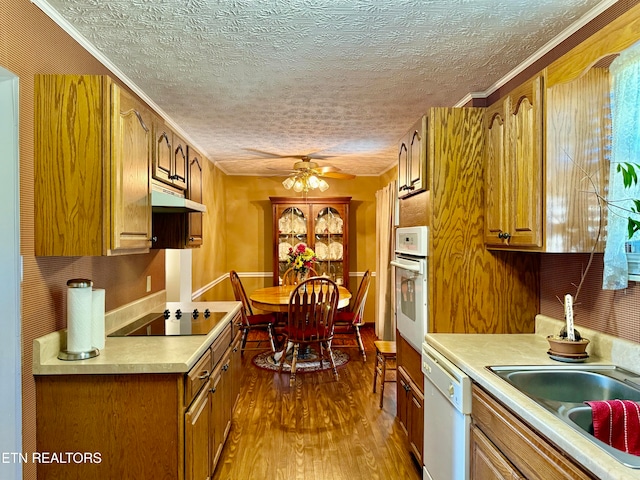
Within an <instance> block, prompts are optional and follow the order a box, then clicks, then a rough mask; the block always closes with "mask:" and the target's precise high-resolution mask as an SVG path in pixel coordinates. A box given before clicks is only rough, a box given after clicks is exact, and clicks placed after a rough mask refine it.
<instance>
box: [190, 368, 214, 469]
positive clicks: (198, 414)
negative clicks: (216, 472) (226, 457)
mask: <svg viewBox="0 0 640 480" xmlns="http://www.w3.org/2000/svg"><path fill="white" fill-rule="evenodd" d="M210 390H211V380H209V381H207V383H206V386H205V387H204V388H203V389H202V392H200V395H198V398H197V399H196V400H195V401H194V402H193V404H192V405H191V407H189V410H187V413H185V418H184V423H185V479H186V480H196V479H197V480H203V479H208V478H211V472H212V471H213V470H212V468H211V453H210V445H209V437H210V428H211V416H212V407H211V405H212V398H211V393H210Z"/></svg>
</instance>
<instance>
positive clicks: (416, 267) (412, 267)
mask: <svg viewBox="0 0 640 480" xmlns="http://www.w3.org/2000/svg"><path fill="white" fill-rule="evenodd" d="M390 263H391V266H392V267H396V268H402V269H403V270H409V271H410V272H416V273H422V269H421V268H420V264H419V263H418V264H416V265H410V264H406V263H399V262H396V261H395V260H391V262H390Z"/></svg>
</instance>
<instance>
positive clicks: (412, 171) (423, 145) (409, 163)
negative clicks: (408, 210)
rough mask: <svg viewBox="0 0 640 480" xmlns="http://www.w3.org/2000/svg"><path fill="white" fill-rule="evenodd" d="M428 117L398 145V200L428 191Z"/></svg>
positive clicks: (415, 126) (421, 120)
mask: <svg viewBox="0 0 640 480" xmlns="http://www.w3.org/2000/svg"><path fill="white" fill-rule="evenodd" d="M426 139H427V115H424V116H422V117H421V118H420V120H418V121H417V122H416V123H415V124H414V125H413V127H411V129H410V130H409V132H407V133H406V134H405V135H404V137H402V139H401V140H400V142H399V143H398V198H404V197H408V196H410V195H414V194H416V193H419V192H422V191H424V190H426V189H427V141H426Z"/></svg>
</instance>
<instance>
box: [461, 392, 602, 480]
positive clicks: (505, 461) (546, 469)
mask: <svg viewBox="0 0 640 480" xmlns="http://www.w3.org/2000/svg"><path fill="white" fill-rule="evenodd" d="M471 408H472V410H471V411H472V413H471V418H472V427H471V446H470V447H471V475H470V478H471V480H487V479H489V480H492V479H507V478H509V479H516V478H523V479H529V480H535V479H538V480H560V479H566V480H569V479H594V478H597V477H594V476H593V475H591V474H590V473H588V472H587V471H585V470H583V469H582V468H581V467H580V466H579V465H578V464H576V463H575V462H573V461H572V460H570V459H569V458H568V457H567V456H566V455H565V454H564V453H563V452H562V451H561V450H560V449H558V448H557V447H556V446H555V445H553V444H552V443H550V442H549V441H548V440H547V439H546V438H544V437H543V436H541V435H540V434H539V433H538V432H536V431H535V430H533V429H532V428H531V427H529V425H527V424H526V423H524V422H523V421H522V420H520V418H518V417H517V416H516V415H515V414H513V413H512V412H511V411H510V410H508V409H507V408H506V407H505V406H504V405H502V404H501V403H500V402H499V401H498V400H496V399H495V398H494V397H493V396H491V395H490V394H489V393H487V392H485V391H484V390H483V389H482V388H480V387H478V386H477V385H474V386H473V396H472V407H471Z"/></svg>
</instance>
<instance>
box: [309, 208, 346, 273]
mask: <svg viewBox="0 0 640 480" xmlns="http://www.w3.org/2000/svg"><path fill="white" fill-rule="evenodd" d="M343 217H344V214H343V213H341V212H340V211H339V210H338V209H336V208H334V207H320V210H319V211H317V212H316V215H315V217H314V224H313V232H314V233H313V238H314V247H315V248H314V250H315V252H316V257H317V258H318V262H317V267H316V270H317V271H318V275H327V276H328V277H329V278H331V279H332V280H334V281H335V282H336V283H337V284H338V285H342V284H343V283H344V271H345V269H344V247H345V244H344V239H343V238H344V237H343V235H344V229H345V226H344V223H345V220H344V218H343Z"/></svg>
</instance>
